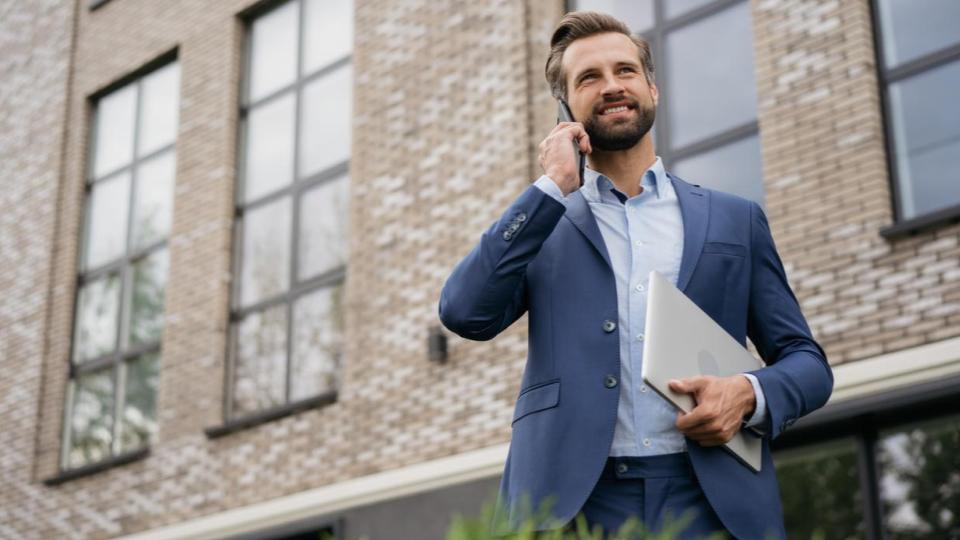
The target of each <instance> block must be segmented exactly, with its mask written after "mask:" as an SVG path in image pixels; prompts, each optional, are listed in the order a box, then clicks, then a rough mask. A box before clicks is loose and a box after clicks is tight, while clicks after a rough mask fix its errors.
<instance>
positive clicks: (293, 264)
mask: <svg viewBox="0 0 960 540" xmlns="http://www.w3.org/2000/svg"><path fill="white" fill-rule="evenodd" d="M305 9H306V8H305V6H304V3H303V0H299V1H298V2H297V89H296V95H295V96H294V106H293V185H294V186H295V187H296V186H298V184H299V183H300V122H301V118H300V116H301V114H302V112H303V85H302V84H301V78H302V77H303V33H304V24H305V23H304V19H305V17H304V15H303V14H304V10H305ZM290 201H291V202H290V204H291V208H290V212H291V214H292V215H291V219H290V226H291V227H292V228H293V229H292V230H291V231H290V267H289V271H290V277H289V279H290V289H291V290H295V289H296V286H297V270H298V268H299V267H300V257H299V255H298V251H299V250H298V249H297V246H298V245H299V244H300V227H299V224H300V192H299V191H298V190H296V189H294V190H292V192H291V195H290ZM293 305H294V299H293V298H290V299H289V301H288V302H287V305H286V310H287V343H286V345H287V372H286V373H285V377H286V381H285V384H286V387H285V390H284V397H285V402H286V403H289V402H290V395H291V394H290V393H291V388H292V385H293V377H292V371H293V369H292V367H293V325H294V321H293Z"/></svg>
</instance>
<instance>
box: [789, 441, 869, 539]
mask: <svg viewBox="0 0 960 540" xmlns="http://www.w3.org/2000/svg"><path fill="white" fill-rule="evenodd" d="M775 463H776V468H777V478H778V479H779V481H780V496H781V498H782V500H783V513H784V522H785V525H786V528H787V537H788V538H798V539H804V540H806V539H808V538H825V539H826V538H830V539H837V540H844V539H859V538H864V537H865V535H866V533H865V524H864V518H863V498H862V495H861V493H860V480H859V476H858V469H857V448H856V446H855V444H854V442H853V440H844V441H839V442H834V443H829V444H823V445H811V446H805V447H803V448H800V449H797V450H791V451H789V452H779V453H777V454H776V456H775Z"/></svg>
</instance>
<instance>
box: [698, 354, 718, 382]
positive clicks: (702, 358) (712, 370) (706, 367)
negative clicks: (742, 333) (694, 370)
mask: <svg viewBox="0 0 960 540" xmlns="http://www.w3.org/2000/svg"><path fill="white" fill-rule="evenodd" d="M697 365H698V366H699V367H700V374H701V375H714V376H717V375H720V365H719V364H717V359H716V358H714V357H713V355H712V354H710V351H708V350H706V349H704V350H702V351H700V354H698V355H697Z"/></svg>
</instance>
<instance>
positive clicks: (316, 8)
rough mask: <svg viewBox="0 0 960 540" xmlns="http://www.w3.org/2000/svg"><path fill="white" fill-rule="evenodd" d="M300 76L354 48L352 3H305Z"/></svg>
mask: <svg viewBox="0 0 960 540" xmlns="http://www.w3.org/2000/svg"><path fill="white" fill-rule="evenodd" d="M303 9H304V14H303V16H304V18H305V20H304V33H303V75H305V76H306V75H309V74H310V73H312V72H314V71H316V70H317V68H321V67H323V66H325V65H327V64H329V63H331V62H333V61H335V60H339V59H341V58H343V57H345V56H346V55H348V54H350V51H351V49H353V1H352V0H339V1H337V2H329V1H327V0H305V1H304V3H303Z"/></svg>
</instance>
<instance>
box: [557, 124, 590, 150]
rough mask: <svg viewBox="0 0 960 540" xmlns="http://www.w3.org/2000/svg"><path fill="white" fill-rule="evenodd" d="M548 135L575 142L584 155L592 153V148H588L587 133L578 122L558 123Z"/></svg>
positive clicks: (588, 137) (588, 139) (588, 138)
mask: <svg viewBox="0 0 960 540" xmlns="http://www.w3.org/2000/svg"><path fill="white" fill-rule="evenodd" d="M550 135H551V136H558V137H564V138H565V139H567V140H570V141H576V142H577V144H578V146H579V147H580V151H581V152H584V153H586V154H589V153H591V152H593V147H592V146H590V136H589V135H587V131H586V130H585V129H584V128H583V124H581V123H580V122H560V123H559V124H557V125H556V127H554V128H553V131H552V132H551V133H550Z"/></svg>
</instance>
